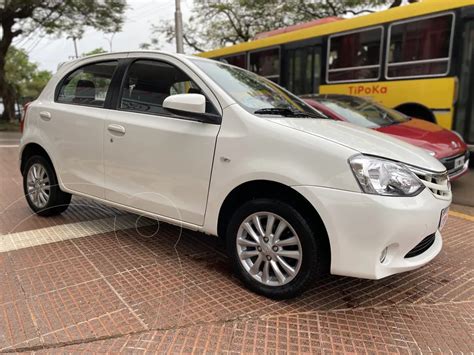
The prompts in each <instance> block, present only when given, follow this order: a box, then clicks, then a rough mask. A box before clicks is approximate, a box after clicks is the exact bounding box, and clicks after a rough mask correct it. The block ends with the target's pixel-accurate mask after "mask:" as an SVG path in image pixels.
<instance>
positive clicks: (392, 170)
mask: <svg viewBox="0 0 474 355" xmlns="http://www.w3.org/2000/svg"><path fill="white" fill-rule="evenodd" d="M349 164H350V166H351V168H352V171H353V172H354V175H355V177H356V179H357V181H358V182H359V185H360V188H361V189H362V191H363V192H365V193H368V194H376V195H384V196H414V195H417V194H419V193H420V192H421V191H422V190H423V189H424V188H425V185H423V183H422V182H421V181H420V179H418V178H417V177H416V175H415V174H413V173H412V172H411V171H410V169H408V168H407V167H406V166H405V165H404V164H401V163H396V162H392V161H390V160H385V159H382V158H375V157H370V156H364V155H356V156H353V157H352V158H350V159H349Z"/></svg>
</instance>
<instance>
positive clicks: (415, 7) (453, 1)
mask: <svg viewBox="0 0 474 355" xmlns="http://www.w3.org/2000/svg"><path fill="white" fill-rule="evenodd" d="M469 5H474V0H424V1H423V2H419V3H414V4H410V5H407V6H400V7H395V8H392V9H388V10H384V11H380V12H376V13H372V14H368V15H364V16H358V17H353V18H349V19H345V20H342V21H336V22H331V23H327V24H323V25H319V26H314V27H309V28H304V29H301V30H296V31H292V32H287V33H283V34H279V35H275V36H271V37H267V38H262V39H259V40H255V41H250V42H243V43H239V44H236V45H234V46H229V47H224V48H220V49H215V50H211V51H208V52H203V53H198V54H196V55H198V56H201V57H206V58H214V57H221V56H225V55H229V54H234V53H239V52H246V51H251V50H254V49H258V48H264V47H271V46H275V45H279V44H283V43H288V42H295V41H300V40H304V39H308V38H312V37H319V36H324V35H328V34H332V33H337V32H345V31H351V30H354V29H358V28H363V27H370V26H376V25H379V24H382V23H386V22H393V21H397V20H402V19H406V18H411V17H415V16H423V15H429V14H431V13H435V12H440V11H446V10H451V9H456V8H460V7H464V6H469Z"/></svg>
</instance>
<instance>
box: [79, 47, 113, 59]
mask: <svg viewBox="0 0 474 355" xmlns="http://www.w3.org/2000/svg"><path fill="white" fill-rule="evenodd" d="M102 53H107V51H106V50H105V49H104V48H102V47H99V48H96V49H93V50H91V51H89V52H84V53H82V56H83V57H87V56H90V55H95V54H102Z"/></svg>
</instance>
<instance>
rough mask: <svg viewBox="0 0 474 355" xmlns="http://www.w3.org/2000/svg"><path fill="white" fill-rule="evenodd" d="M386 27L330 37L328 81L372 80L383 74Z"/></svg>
mask: <svg viewBox="0 0 474 355" xmlns="http://www.w3.org/2000/svg"><path fill="white" fill-rule="evenodd" d="M382 31H383V30H382V28H381V27H378V28H372V29H364V30H361V31H357V32H352V33H348V34H342V35H335V36H330V37H329V44H328V46H329V51H328V60H327V63H328V64H327V65H328V70H327V77H326V80H327V82H328V83H334V82H342V81H370V80H377V79H378V78H379V76H380V54H381V48H382Z"/></svg>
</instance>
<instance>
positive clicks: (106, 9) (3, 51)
mask: <svg viewBox="0 0 474 355" xmlns="http://www.w3.org/2000/svg"><path fill="white" fill-rule="evenodd" d="M125 6H126V4H125V0H7V1H6V2H5V4H4V5H3V7H0V25H1V27H2V31H1V32H2V33H1V37H0V96H1V97H2V98H3V104H4V106H5V111H4V113H3V119H11V118H13V115H14V103H13V102H12V101H11V99H12V97H11V94H10V93H11V88H9V87H8V85H7V83H6V70H5V65H6V56H7V53H8V50H9V48H10V47H11V45H12V41H13V39H14V38H15V37H18V36H25V35H30V34H32V33H33V32H34V33H35V36H41V35H51V34H56V35H60V34H67V35H70V36H74V37H76V38H80V37H81V36H82V34H83V32H84V30H85V28H86V27H93V28H96V29H99V30H102V31H104V32H117V31H118V30H120V28H121V26H122V23H123V13H124V10H125Z"/></svg>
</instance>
